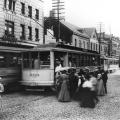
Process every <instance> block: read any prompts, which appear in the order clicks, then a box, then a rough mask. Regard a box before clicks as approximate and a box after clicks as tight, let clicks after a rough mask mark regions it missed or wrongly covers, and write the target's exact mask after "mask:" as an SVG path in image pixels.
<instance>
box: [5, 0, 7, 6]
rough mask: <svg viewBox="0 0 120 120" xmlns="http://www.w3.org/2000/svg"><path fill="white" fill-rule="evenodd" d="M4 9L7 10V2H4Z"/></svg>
mask: <svg viewBox="0 0 120 120" xmlns="http://www.w3.org/2000/svg"><path fill="white" fill-rule="evenodd" d="M4 7H5V8H7V0H4Z"/></svg>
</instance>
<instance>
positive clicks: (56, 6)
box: [52, 0, 64, 42]
mask: <svg viewBox="0 0 120 120" xmlns="http://www.w3.org/2000/svg"><path fill="white" fill-rule="evenodd" d="M52 8H53V9H52V11H54V12H53V14H54V18H53V19H54V20H56V22H57V39H56V41H57V42H59V40H60V20H62V19H64V16H61V15H62V14H64V12H61V10H64V2H61V1H60V0H52Z"/></svg>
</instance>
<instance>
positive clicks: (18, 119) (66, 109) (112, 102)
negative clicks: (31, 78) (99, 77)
mask: <svg viewBox="0 0 120 120" xmlns="http://www.w3.org/2000/svg"><path fill="white" fill-rule="evenodd" d="M16 94H17V93H16ZM10 96H12V95H5V96H3V97H2V103H3V105H2V109H1V110H0V120H120V71H117V72H116V73H112V74H110V75H109V80H108V94H107V95H106V96H103V97H99V99H100V102H99V103H98V104H97V105H96V107H95V108H94V109H89V108H81V107H79V103H78V102H76V101H71V102H67V103H61V102H58V101H57V99H56V97H55V95H54V94H51V95H50V94H49V93H47V94H45V95H44V94H43V93H37V94H34V95H33V94H27V93H26V94H24V95H23V94H19V95H18V96H16V97H10ZM21 96H22V97H21Z"/></svg>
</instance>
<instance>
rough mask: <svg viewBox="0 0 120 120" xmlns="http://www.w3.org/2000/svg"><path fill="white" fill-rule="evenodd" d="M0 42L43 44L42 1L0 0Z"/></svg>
mask: <svg viewBox="0 0 120 120" xmlns="http://www.w3.org/2000/svg"><path fill="white" fill-rule="evenodd" d="M0 38H2V39H1V40H0V42H2V43H4V42H5V43H7V42H8V41H11V42H12V41H15V42H16V44H21V45H27V46H35V45H37V44H42V43H43V1H42V0H0Z"/></svg>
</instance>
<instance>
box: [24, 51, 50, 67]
mask: <svg viewBox="0 0 120 120" xmlns="http://www.w3.org/2000/svg"><path fill="white" fill-rule="evenodd" d="M23 67H24V68H31V69H45V68H50V52H31V53H24V54H23Z"/></svg>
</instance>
